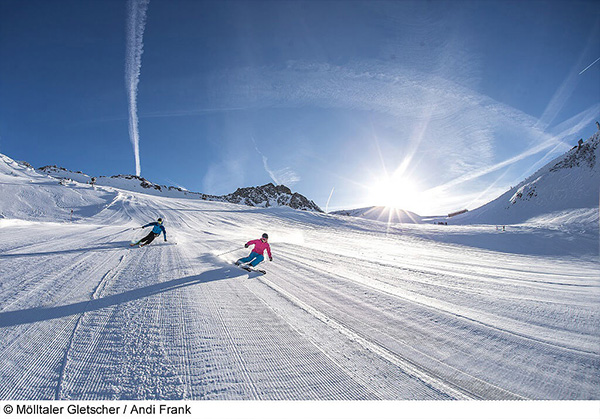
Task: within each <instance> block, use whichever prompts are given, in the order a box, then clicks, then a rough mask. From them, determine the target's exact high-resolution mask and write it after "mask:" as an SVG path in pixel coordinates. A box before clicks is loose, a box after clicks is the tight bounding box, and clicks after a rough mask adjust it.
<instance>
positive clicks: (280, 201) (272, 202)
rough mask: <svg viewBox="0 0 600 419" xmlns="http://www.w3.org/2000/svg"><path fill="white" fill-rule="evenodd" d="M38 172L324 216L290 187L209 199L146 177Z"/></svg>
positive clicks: (59, 170) (256, 189)
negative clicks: (287, 208)
mask: <svg viewBox="0 0 600 419" xmlns="http://www.w3.org/2000/svg"><path fill="white" fill-rule="evenodd" d="M38 170H39V171H41V172H43V173H45V174H47V175H49V176H52V177H54V178H58V179H66V180H74V181H76V182H81V183H86V184H91V185H99V186H109V187H114V188H119V189H123V190H128V191H134V192H143V193H146V194H150V195H158V196H165V197H170V198H182V197H188V198H196V199H202V200H205V201H217V202H230V203H233V204H241V205H248V206H251V207H262V208H268V207H283V206H285V207H290V208H293V209H298V210H305V211H316V212H323V211H322V210H321V208H319V207H318V205H316V204H315V203H314V202H313V201H311V200H309V199H308V198H306V197H305V196H303V195H301V194H299V193H297V192H292V191H291V190H290V188H288V187H287V186H284V185H277V186H275V185H273V184H272V183H268V184H266V185H262V186H255V187H247V188H238V189H237V190H236V191H235V192H233V193H230V194H227V195H209V194H204V193H200V192H192V191H189V190H186V189H183V188H180V187H175V186H164V185H158V184H156V183H153V182H150V181H149V180H147V179H145V178H143V177H139V176H135V175H115V176H110V177H108V176H99V177H91V176H88V175H86V174H84V173H82V172H72V171H70V170H68V169H65V168H63V167H57V166H44V167H41V168H39V169H38Z"/></svg>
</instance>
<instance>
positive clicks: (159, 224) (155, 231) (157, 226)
mask: <svg viewBox="0 0 600 419" xmlns="http://www.w3.org/2000/svg"><path fill="white" fill-rule="evenodd" d="M150 226H153V227H152V231H151V232H150V233H148V235H147V236H146V237H144V238H143V239H141V240H140V241H138V242H136V243H131V246H137V245H139V246H140V247H142V246H146V245H147V244H150V243H152V240H154V239H155V238H157V237H158V236H160V233H161V232H162V233H163V235H164V236H165V241H167V230H166V229H165V226H164V225H163V219H162V218H159V219H158V220H156V221H155V222H153V223H148V224H146V225H145V226H142V228H146V227H150Z"/></svg>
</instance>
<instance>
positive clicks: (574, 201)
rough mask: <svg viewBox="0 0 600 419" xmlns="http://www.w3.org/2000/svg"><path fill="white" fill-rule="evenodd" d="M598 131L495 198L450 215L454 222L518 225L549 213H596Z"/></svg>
mask: <svg viewBox="0 0 600 419" xmlns="http://www.w3.org/2000/svg"><path fill="white" fill-rule="evenodd" d="M599 143H600V130H599V131H597V132H596V133H595V134H594V135H592V136H591V137H590V138H589V139H588V140H587V141H585V142H583V143H582V144H581V145H578V146H575V147H573V148H572V149H571V150H569V151H567V152H566V153H565V154H563V155H562V156H559V157H558V158H556V159H554V160H553V161H551V162H550V163H548V164H546V165H545V166H543V167H542V168H540V169H539V170H537V171H536V172H535V173H534V174H532V175H531V176H529V177H528V178H526V179H525V180H523V181H522V182H521V183H519V184H518V185H517V186H515V187H513V188H511V189H510V190H508V191H507V192H505V193H504V194H502V195H501V196H499V197H498V198H496V199H495V200H493V201H491V202H489V203H487V204H485V205H483V206H481V207H479V208H477V209H474V210H473V211H469V212H468V213H465V214H461V215H458V216H456V217H453V218H452V223H455V224H517V223H523V222H527V221H528V220H531V219H535V218H539V217H544V216H547V215H548V214H552V213H554V214H557V215H560V214H563V215H564V214H565V213H567V212H577V213H579V212H581V211H580V210H582V209H588V210H590V211H593V210H594V209H595V210H596V214H597V212H598V202H599V200H600V167H599V165H598V164H597V162H598V159H599V158H600V157H599V156H598V154H599V153H600V147H599Z"/></svg>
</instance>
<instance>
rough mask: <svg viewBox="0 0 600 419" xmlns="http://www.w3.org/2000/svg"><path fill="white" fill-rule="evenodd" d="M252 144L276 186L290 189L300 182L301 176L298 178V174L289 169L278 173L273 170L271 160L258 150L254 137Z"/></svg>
mask: <svg viewBox="0 0 600 419" xmlns="http://www.w3.org/2000/svg"><path fill="white" fill-rule="evenodd" d="M252 142H253V143H254V149H255V150H256V152H257V153H258V154H259V155H260V156H261V157H262V161H263V167H264V169H265V172H267V173H268V175H269V177H270V178H271V180H272V181H273V182H274V183H275V184H276V185H285V186H288V187H289V186H292V185H293V184H295V183H297V182H299V181H300V176H298V175H297V174H296V172H294V171H293V170H292V169H290V168H289V167H286V168H284V169H281V170H277V171H275V170H271V168H270V167H269V163H268V161H269V159H268V158H267V156H265V155H264V154H263V153H262V152H261V151H260V150H259V149H258V145H257V144H256V140H255V139H254V137H252Z"/></svg>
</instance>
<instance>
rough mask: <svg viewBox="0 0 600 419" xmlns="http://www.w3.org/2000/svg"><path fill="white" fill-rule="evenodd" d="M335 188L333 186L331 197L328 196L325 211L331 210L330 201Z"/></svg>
mask: <svg viewBox="0 0 600 419" xmlns="http://www.w3.org/2000/svg"><path fill="white" fill-rule="evenodd" d="M334 189H335V186H334V187H333V188H331V192H330V193H329V198H327V204H325V212H326V213H327V212H329V201H331V196H332V195H333V190H334Z"/></svg>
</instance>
